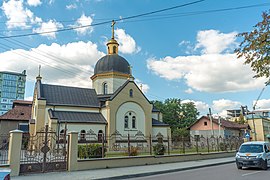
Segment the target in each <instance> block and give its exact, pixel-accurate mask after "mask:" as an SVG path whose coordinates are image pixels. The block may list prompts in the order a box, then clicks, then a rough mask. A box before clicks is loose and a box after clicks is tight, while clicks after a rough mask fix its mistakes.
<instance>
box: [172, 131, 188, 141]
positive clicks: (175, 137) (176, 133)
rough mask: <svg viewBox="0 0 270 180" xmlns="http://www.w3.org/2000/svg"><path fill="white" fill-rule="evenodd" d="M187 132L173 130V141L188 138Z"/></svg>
mask: <svg viewBox="0 0 270 180" xmlns="http://www.w3.org/2000/svg"><path fill="white" fill-rule="evenodd" d="M189 136H190V134H189V131H188V130H187V129H186V128H180V129H175V130H174V131H173V132H172V139H173V141H181V140H182V138H185V137H189Z"/></svg>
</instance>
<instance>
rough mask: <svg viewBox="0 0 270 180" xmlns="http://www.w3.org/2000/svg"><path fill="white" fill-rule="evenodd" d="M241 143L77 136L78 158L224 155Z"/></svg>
mask: <svg viewBox="0 0 270 180" xmlns="http://www.w3.org/2000/svg"><path fill="white" fill-rule="evenodd" d="M242 143H243V139H242V138H239V137H231V138H222V137H203V136H189V137H180V136H179V137H173V138H169V139H168V138H167V137H164V136H162V135H161V134H160V133H159V134H157V135H155V136H151V135H150V136H144V134H143V133H142V132H140V131H139V132H138V133H136V134H133V135H130V134H127V135H122V134H120V133H119V132H115V133H113V134H112V135H111V136H104V134H103V133H100V134H95V133H94V131H92V130H90V131H88V132H86V133H81V134H79V139H78V144H79V145H78V158H79V159H88V158H104V157H115V156H116V157H119V156H137V155H139V156H142V155H153V154H156V155H161V154H185V153H211V152H227V151H234V150H236V149H238V148H239V146H240V145H241V144H242ZM161 144H162V145H161ZM161 148H162V149H161Z"/></svg>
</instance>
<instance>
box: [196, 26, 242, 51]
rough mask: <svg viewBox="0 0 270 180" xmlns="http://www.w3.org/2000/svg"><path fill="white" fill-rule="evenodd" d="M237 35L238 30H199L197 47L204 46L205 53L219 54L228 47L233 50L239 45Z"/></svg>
mask: <svg viewBox="0 0 270 180" xmlns="http://www.w3.org/2000/svg"><path fill="white" fill-rule="evenodd" d="M236 35H237V33H236V32H231V33H228V34H223V33H220V32H219V31H217V30H206V31H199V32H198V34H197V41H198V43H197V45H196V46H195V49H198V48H202V53H204V54H219V53H222V52H223V51H224V50H226V49H229V50H232V49H234V48H235V46H236V45H237V44H236V43H235V40H236Z"/></svg>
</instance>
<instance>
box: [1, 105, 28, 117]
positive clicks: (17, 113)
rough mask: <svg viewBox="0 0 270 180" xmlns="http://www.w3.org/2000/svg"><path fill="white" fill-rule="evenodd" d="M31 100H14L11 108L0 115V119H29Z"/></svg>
mask: <svg viewBox="0 0 270 180" xmlns="http://www.w3.org/2000/svg"><path fill="white" fill-rule="evenodd" d="M31 104H32V102H31V103H30V102H29V101H19V102H18V101H15V102H14V105H13V108H12V109H11V110H9V111H8V112H6V113H5V114H3V115H2V116H0V120H25V121H29V119H30V118H31V110H32V106H31Z"/></svg>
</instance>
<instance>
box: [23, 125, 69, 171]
mask: <svg viewBox="0 0 270 180" xmlns="http://www.w3.org/2000/svg"><path fill="white" fill-rule="evenodd" d="M20 161H21V164H20V173H21V174H24V173H33V172H35V173H37V172H52V171H65V170H67V138H66V128H65V130H64V132H63V133H61V134H57V133H56V132H55V131H53V130H50V129H49V127H48V125H46V126H45V128H44V129H42V130H41V131H39V132H37V133H36V135H35V136H29V135H24V136H23V139H22V149H21V160H20Z"/></svg>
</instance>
